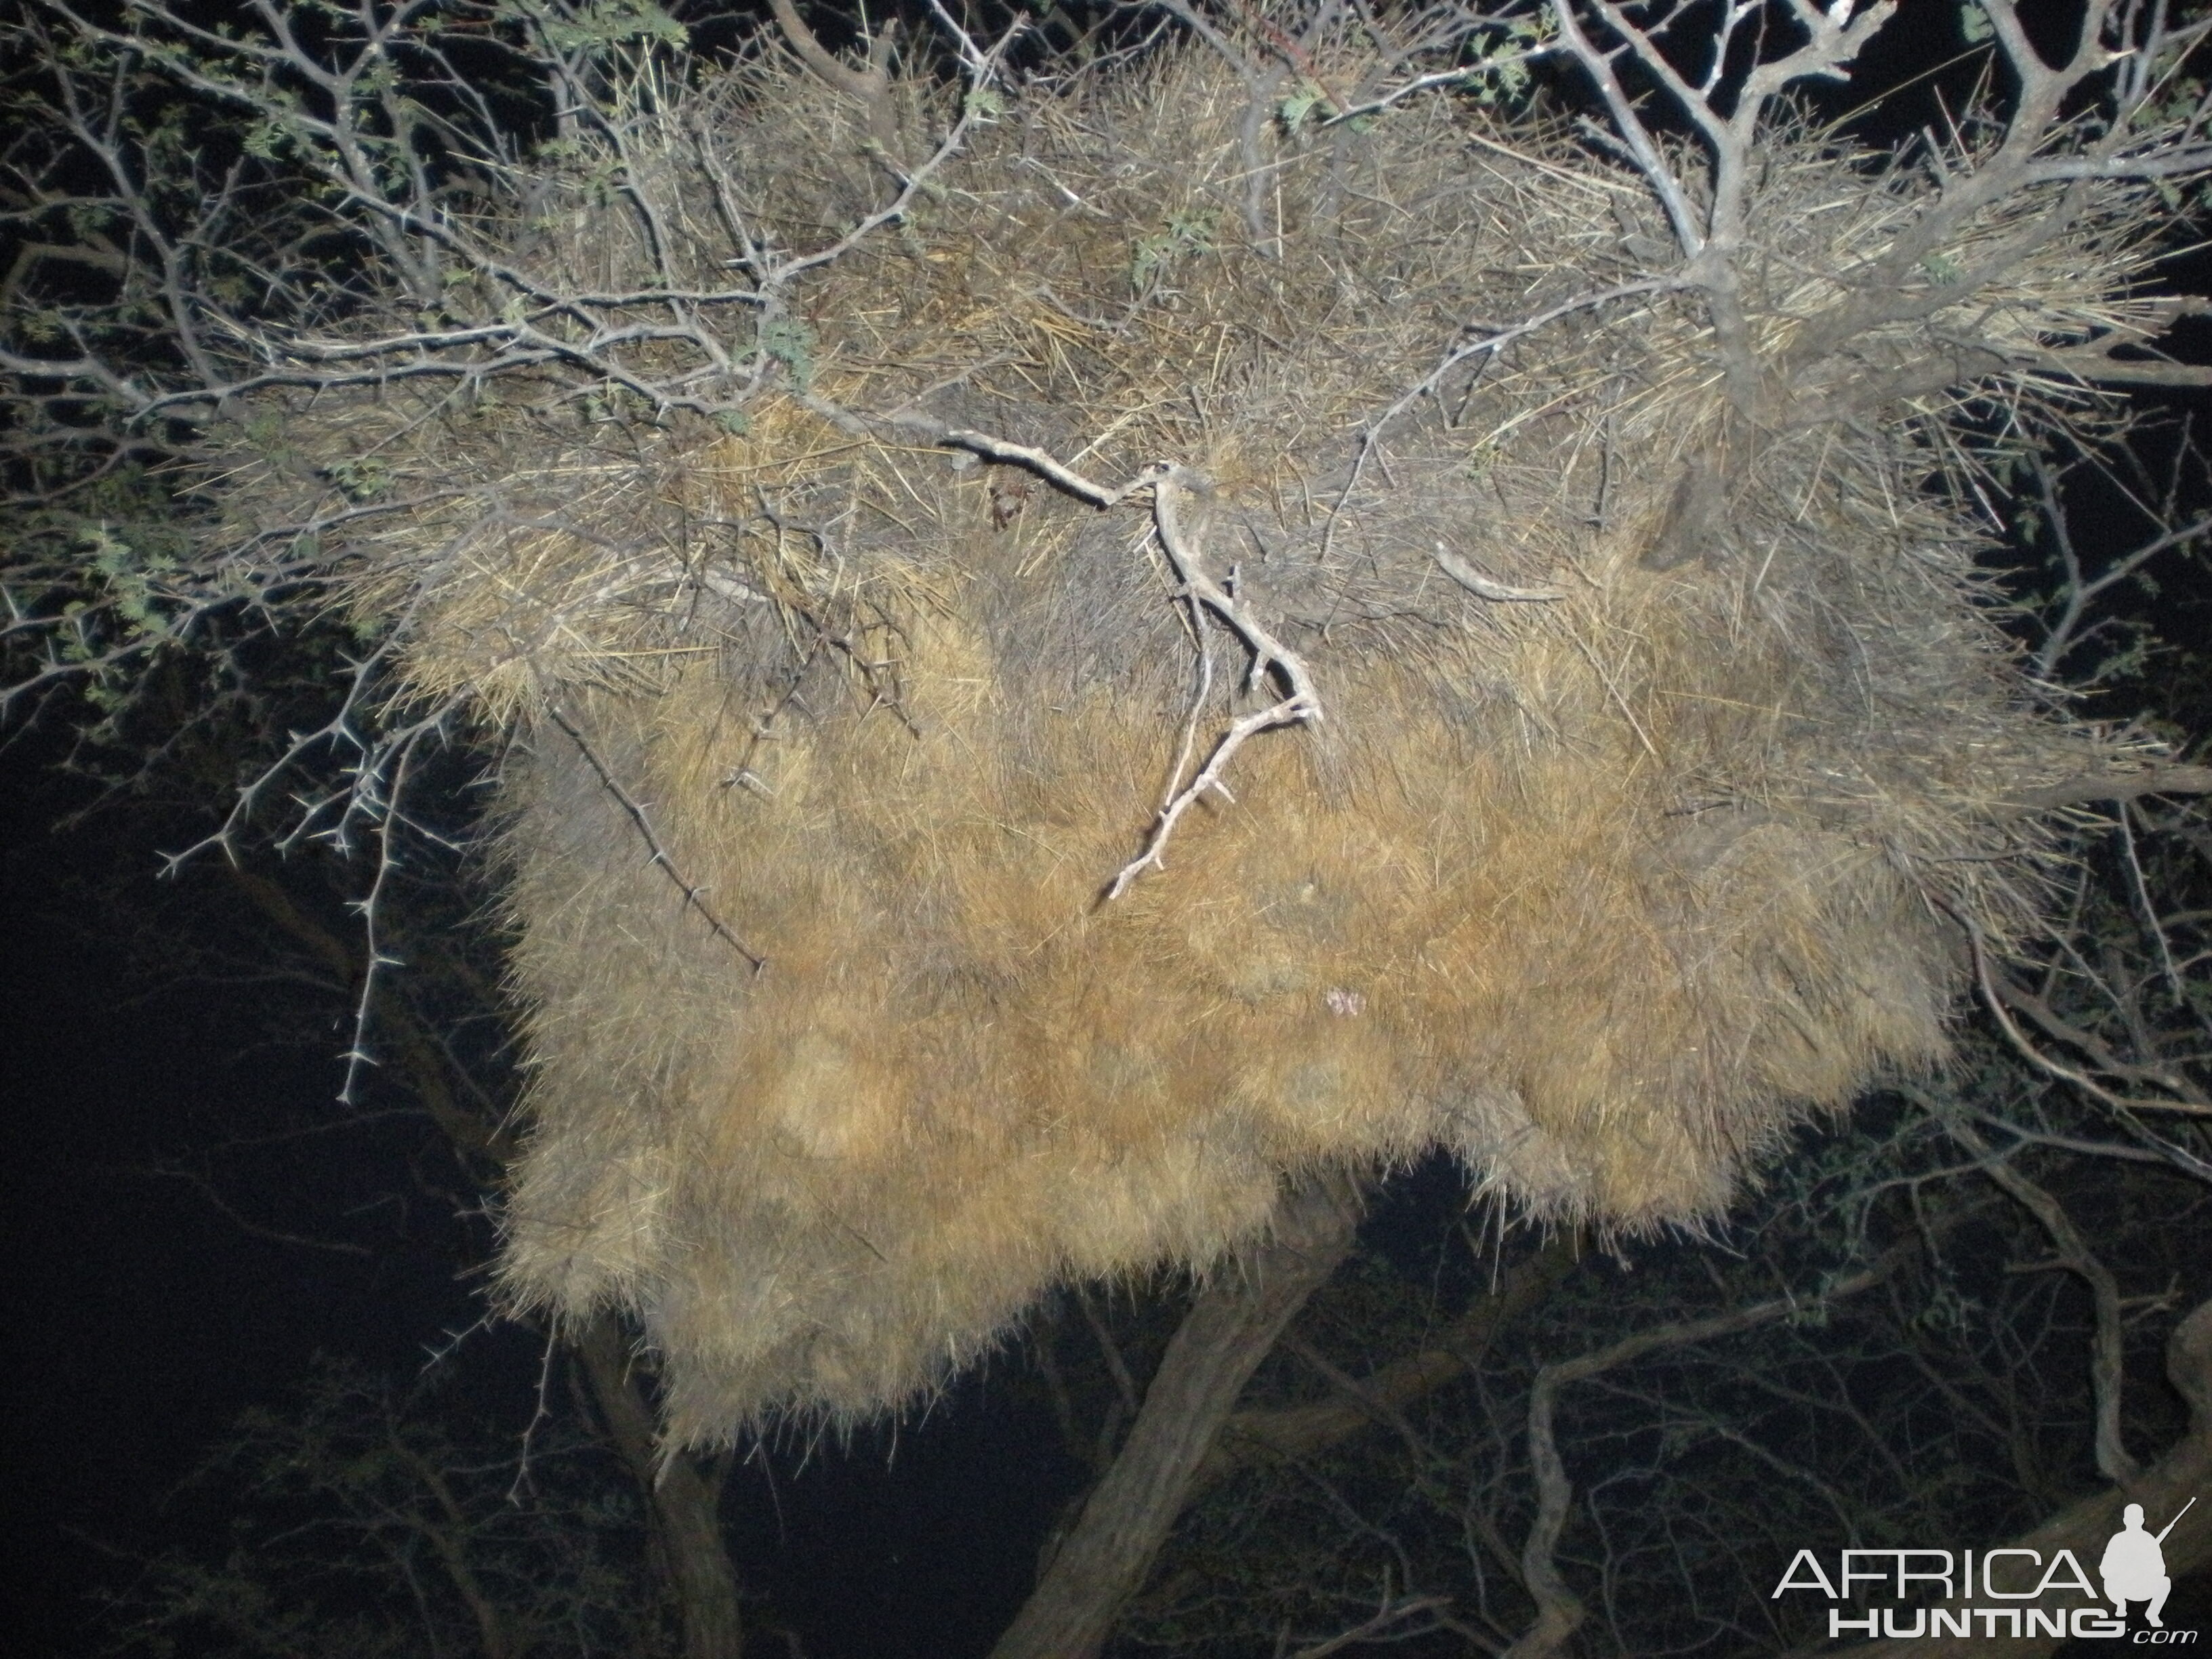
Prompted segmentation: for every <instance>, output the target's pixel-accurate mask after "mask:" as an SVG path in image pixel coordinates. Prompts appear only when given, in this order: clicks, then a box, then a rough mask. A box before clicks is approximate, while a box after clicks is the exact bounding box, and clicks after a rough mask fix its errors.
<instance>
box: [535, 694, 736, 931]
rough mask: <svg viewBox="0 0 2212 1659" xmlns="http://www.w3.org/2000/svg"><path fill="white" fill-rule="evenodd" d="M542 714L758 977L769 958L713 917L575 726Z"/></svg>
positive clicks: (687, 898) (551, 712)
mask: <svg viewBox="0 0 2212 1659" xmlns="http://www.w3.org/2000/svg"><path fill="white" fill-rule="evenodd" d="M545 713H546V715H547V717H548V718H549V719H550V720H552V722H553V724H554V725H556V726H559V727H560V728H561V729H562V731H563V732H566V733H567V734H568V738H569V740H570V741H571V742H573V743H574V744H575V745H576V750H577V752H578V753H579V754H580V755H581V756H583V757H584V761H585V763H586V765H588V766H589V767H590V768H591V769H592V775H594V776H595V777H597V778H598V779H599V784H600V787H602V788H604V789H605V791H606V792H607V793H609V794H611V795H612V796H613V797H614V798H615V799H616V800H617V802H619V803H620V804H621V806H622V809H623V812H624V813H625V814H627V815H628V816H629V821H630V822H631V823H634V824H635V825H636V826H637V833H638V834H639V835H640V836H642V837H643V838H644V841H645V844H646V846H647V848H649V849H650V850H651V852H652V854H653V858H652V860H651V861H652V862H653V864H655V865H657V866H659V868H660V870H661V872H662V873H663V874H665V876H666V877H667V878H668V879H669V880H671V882H673V883H675V884H676V890H677V891H678V892H679V893H681V894H683V895H684V903H685V905H686V906H688V907H689V908H691V909H694V910H696V911H697V912H698V913H699V915H700V918H701V919H702V921H705V922H706V924H707V927H708V931H709V932H711V933H713V934H714V937H715V938H716V939H720V940H721V941H722V942H723V943H724V944H725V945H728V946H729V947H730V948H731V949H732V951H736V952H737V953H738V955H739V956H741V957H744V959H745V961H746V963H748V964H749V965H750V967H751V969H752V970H753V972H754V973H756V974H758V973H760V972H761V971H762V970H763V969H765V968H767V966H768V958H767V957H764V956H762V955H760V954H759V953H758V952H757V951H754V950H753V949H752V948H751V947H750V945H747V944H746V943H745V942H744V940H743V939H739V938H738V936H737V934H736V933H733V932H732V931H731V928H730V926H729V924H728V923H727V922H726V921H723V920H722V919H721V917H720V916H719V915H715V914H714V910H713V908H711V907H710V906H709V905H708V902H707V895H706V892H705V890H703V889H702V888H701V887H699V886H697V885H696V884H694V883H692V882H690V881H686V880H685V879H684V872H682V871H680V870H678V868H677V867H676V860H674V859H672V858H671V857H670V856H669V854H668V849H667V848H665V846H663V845H662V844H661V841H660V836H659V833H658V832H657V831H656V830H655V829H653V820H652V819H651V818H650V817H647V815H646V811H645V808H644V807H643V806H641V805H639V803H638V800H637V798H636V797H635V796H634V795H632V794H631V793H629V790H627V789H625V788H623V786H622V781H621V780H620V779H618V778H617V777H616V776H615V775H614V774H613V773H612V772H611V771H610V770H608V769H607V763H605V761H603V760H601V759H600V758H599V751H598V750H595V749H593V748H592V745H591V742H590V740H589V739H588V738H586V737H585V736H584V734H583V733H582V732H580V731H579V730H578V729H577V728H576V725H575V722H574V721H573V720H570V719H569V718H568V715H566V714H562V712H561V710H560V709H559V708H547V709H546V711H545Z"/></svg>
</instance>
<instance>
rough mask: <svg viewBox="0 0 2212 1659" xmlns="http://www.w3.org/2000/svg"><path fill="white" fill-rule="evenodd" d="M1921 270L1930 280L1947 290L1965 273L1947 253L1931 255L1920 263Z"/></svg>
mask: <svg viewBox="0 0 2212 1659" xmlns="http://www.w3.org/2000/svg"><path fill="white" fill-rule="evenodd" d="M1920 268H1921V270H1924V271H1926V272H1927V273H1928V275H1929V278H1930V280H1932V281H1934V282H1936V283H1941V284H1942V286H1943V287H1945V288H1948V287H1950V286H1951V285H1952V284H1953V283H1956V282H1957V281H1958V280H1959V279H1960V277H1962V276H1965V275H1966V271H1965V270H1964V269H1962V268H1961V267H1960V264H1959V262H1958V261H1957V260H1956V259H1954V258H1952V257H1951V256H1950V255H1949V254H1948V253H1931V254H1929V256H1928V257H1927V258H1924V259H1923V260H1922V261H1921V262H1920Z"/></svg>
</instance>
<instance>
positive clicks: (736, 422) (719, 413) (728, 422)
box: [714, 409, 752, 438]
mask: <svg viewBox="0 0 2212 1659" xmlns="http://www.w3.org/2000/svg"><path fill="white" fill-rule="evenodd" d="M714 424H715V425H716V426H719V427H720V428H722V430H723V431H725V432H726V433H728V434H729V435H731V436H732V438H742V437H744V435H745V434H746V433H748V432H750V431H751V430H752V422H750V421H749V420H747V419H746V418H745V412H744V410H741V409H724V410H716V411H715V414H714Z"/></svg>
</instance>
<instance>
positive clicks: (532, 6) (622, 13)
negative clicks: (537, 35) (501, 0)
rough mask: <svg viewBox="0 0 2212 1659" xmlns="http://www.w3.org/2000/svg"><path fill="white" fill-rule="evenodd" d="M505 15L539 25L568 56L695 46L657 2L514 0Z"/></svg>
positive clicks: (649, 0) (688, 35)
mask: <svg viewBox="0 0 2212 1659" xmlns="http://www.w3.org/2000/svg"><path fill="white" fill-rule="evenodd" d="M500 10H501V14H502V15H506V16H508V17H512V18H515V19H517V20H520V21H526V22H529V23H531V24H533V25H534V26H536V27H538V28H539V29H541V30H543V31H544V36H545V40H546V42H547V44H549V45H550V46H553V47H554V48H555V49H556V50H557V51H560V52H588V51H591V50H592V49H594V48H598V49H599V50H605V48H607V47H610V46H627V45H629V44H630V43H631V42H633V41H641V42H644V43H646V44H647V45H651V46H667V47H671V48H672V49H674V50H677V51H681V50H683V49H684V47H685V46H689V45H690V40H691V35H690V30H688V29H686V28H685V27H684V25H683V24H681V23H679V22H678V21H676V19H674V18H673V17H671V16H670V15H668V14H667V13H666V12H665V11H663V10H662V9H660V8H659V6H657V5H655V4H653V0H584V3H582V4H580V5H571V6H560V7H554V6H550V5H546V4H544V3H542V0H509V3H507V4H506V5H503V6H501V8H500Z"/></svg>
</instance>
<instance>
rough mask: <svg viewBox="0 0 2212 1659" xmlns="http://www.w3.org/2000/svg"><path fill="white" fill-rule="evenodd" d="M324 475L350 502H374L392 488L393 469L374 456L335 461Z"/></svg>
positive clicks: (324, 470)
mask: <svg viewBox="0 0 2212 1659" xmlns="http://www.w3.org/2000/svg"><path fill="white" fill-rule="evenodd" d="M323 474H324V476H325V477H327V478H328V479H329V480H330V481H331V483H334V484H336V485H337V487H338V489H339V490H340V492H341V493H343V495H344V496H345V498H346V499H347V500H348V501H370V500H373V499H374V498H375V497H376V496H379V495H382V494H383V493H384V492H385V491H386V490H387V489H390V488H391V487H392V469H391V468H390V467H389V466H387V465H385V463H384V462H383V461H381V460H380V459H377V458H376V457H375V456H374V455H364V456H362V457H361V458H360V459H356V460H345V461H333V462H332V463H331V465H328V466H326V467H325V468H324V469H323Z"/></svg>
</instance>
